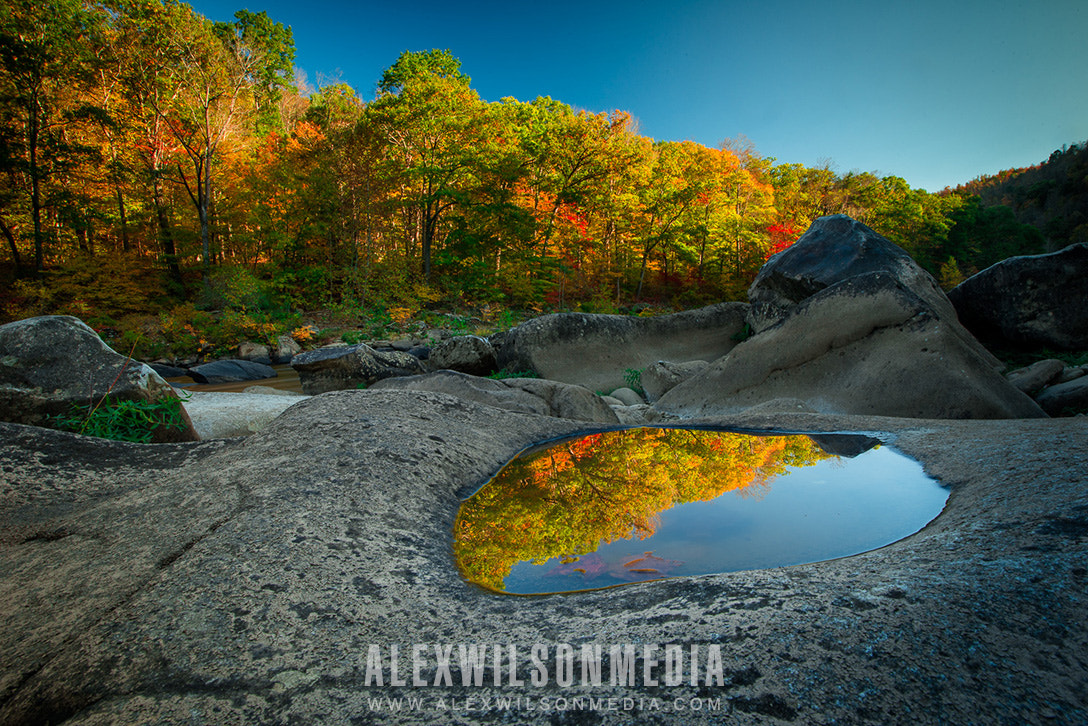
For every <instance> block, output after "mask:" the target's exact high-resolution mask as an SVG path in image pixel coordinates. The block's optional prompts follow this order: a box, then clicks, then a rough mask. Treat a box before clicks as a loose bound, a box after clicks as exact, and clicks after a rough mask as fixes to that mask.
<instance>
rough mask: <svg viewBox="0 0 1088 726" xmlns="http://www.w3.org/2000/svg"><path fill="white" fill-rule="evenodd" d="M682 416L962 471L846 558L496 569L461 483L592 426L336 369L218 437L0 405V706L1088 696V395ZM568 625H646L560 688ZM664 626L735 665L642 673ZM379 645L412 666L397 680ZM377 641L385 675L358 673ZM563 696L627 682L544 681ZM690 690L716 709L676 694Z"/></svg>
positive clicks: (186, 712) (996, 701)
mask: <svg viewBox="0 0 1088 726" xmlns="http://www.w3.org/2000/svg"><path fill="white" fill-rule="evenodd" d="M693 423H702V424H718V425H722V424H727V425H731V426H735V427H743V428H748V429H756V430H761V429H779V430H782V429H786V430H791V431H837V432H848V431H853V432H857V433H863V434H866V435H869V436H876V437H879V438H881V439H883V440H884V441H885V442H890V443H892V444H893V445H894V446H896V447H897V448H898V449H900V450H902V451H903V452H905V453H907V454H908V455H911V456H914V457H916V458H918V459H919V460H920V461H922V462H923V463H924V465H925V467H926V470H927V471H928V472H929V473H930V474H931V475H932V476H935V477H937V478H939V479H940V480H941V481H942V482H944V483H945V484H947V485H949V486H950V487H951V489H952V491H951V496H950V498H949V501H948V504H947V507H946V509H945V511H944V513H943V514H941V515H940V516H939V517H938V518H937V519H936V520H935V521H934V522H933V523H931V524H930V525H929V526H927V527H926V528H925V529H923V530H922V531H921V532H919V533H917V534H915V535H913V536H911V537H908V538H906V539H904V540H901V541H900V542H897V543H895V544H892V545H889V546H887V547H884V548H881V549H879V550H875V551H873V552H869V553H866V554H862V555H857V556H854V557H848V558H844V559H840V560H832V561H828V562H823V563H817V564H811V565H802V566H796V567H788V568H779V569H770V570H757V571H751V572H739V573H729V574H720V575H709V576H703V577H697V578H690V579H676V580H666V581H660V582H653V583H644V584H637V585H631V586H626V587H621V588H615V589H609V590H602V591H596V592H585V593H579V594H574V595H566V596H542V597H509V596H501V595H495V594H491V593H488V592H484V591H483V590H481V589H479V588H476V587H473V586H471V585H468V584H466V583H465V582H463V581H462V580H461V579H460V577H459V576H458V574H457V572H456V570H455V568H454V566H453V558H452V554H451V551H450V544H451V530H452V526H453V522H454V516H455V514H456V510H457V507H458V504H459V501H460V497H463V496H465V495H467V494H468V493H470V492H471V491H472V490H473V489H474V488H475V487H477V486H478V485H479V484H481V483H482V482H483V481H485V480H486V479H487V478H488V477H490V476H492V475H493V474H494V473H495V472H496V471H497V470H498V469H499V468H500V467H501V466H502V465H503V464H504V463H505V462H506V461H507V460H508V459H509V458H510V457H512V456H513V455H514V454H516V453H517V452H518V451H519V450H520V449H522V448H524V447H526V446H528V445H530V444H532V443H534V442H538V441H541V440H545V439H550V438H554V437H557V436H562V435H567V434H573V433H575V432H576V431H577V430H578V429H579V428H580V427H583V426H585V424H579V423H577V422H572V421H564V420H560V419H554V418H546V417H541V416H534V415H529V414H522V413H513V412H505V411H501V410H498V409H495V408H491V407H486V406H480V405H476V404H472V403H468V402H465V401H462V400H459V399H457V398H453V397H450V396H445V395H440V394H434V393H426V392H411V391H346V392H339V393H332V394H328V395H324V396H318V397H315V398H312V399H309V400H307V401H304V402H302V403H300V404H298V405H297V406H294V407H292V408H291V409H290V410H289V411H287V412H286V413H285V414H284V415H282V416H280V417H279V418H278V419H276V421H274V422H273V424H272V425H271V426H270V427H269V428H268V429H266V430H265V431H263V432H260V433H258V434H255V435H254V436H251V437H249V438H247V439H243V440H238V441H231V442H222V441H221V442H201V443H195V444H187V445H166V446H160V447H146V446H137V445H126V444H118V443H111V442H99V441H92V440H89V439H81V438H79V437H76V436H73V435H68V434H63V433H59V432H52V431H45V430H40V429H33V428H29V427H22V426H15V425H3V426H2V427H0V428H2V431H0V442H2V443H0V471H2V472H3V480H2V481H3V489H2V490H0V492H2V494H0V502H2V507H0V523H2V525H3V526H2V527H0V532H3V533H4V540H3V542H4V544H3V547H2V548H0V575H2V577H0V588H2V589H0V601H2V602H4V603H5V615H6V617H5V618H4V619H3V620H2V621H0V722H2V723H5V724H8V723H11V724H20V723H43V722H46V721H48V722H51V723H61V722H63V723H66V724H107V723H117V724H130V723H192V722H194V721H195V722H201V721H202V722H207V723H247V724H248V723H263V724H288V723H321V724H356V723H397V724H403V723H407V724H436V723H462V724H476V723H481V724H482V723H495V722H499V721H502V722H512V723H556V722H558V723H568V722H570V723H573V722H575V716H577V718H578V719H581V720H585V721H591V722H598V723H605V724H619V723H631V722H640V721H645V722H648V723H666V724H668V723H675V724H688V723H716V724H721V723H730V724H734V723H735V724H766V723H794V724H822V723H903V722H905V721H907V720H909V722H910V723H912V724H970V723H1018V724H1019V723H1025V724H1032V723H1043V722H1047V723H1064V724H1076V723H1084V722H1086V721H1088V708H1086V705H1085V701H1084V697H1083V694H1084V693H1085V689H1086V688H1088V663H1086V662H1085V659H1084V658H1083V657H1082V654H1083V653H1085V652H1088V622H1086V619H1085V613H1086V612H1088V480H1086V477H1088V475H1086V473H1085V472H1088V420H1085V419H1063V420H1051V419H1036V420H1026V421H927V420H917V419H910V420H904V419H892V418H877V417H849V416H827V415H813V414H776V415H773V416H769V415H758V414H742V415H738V416H732V417H728V418H719V419H712V420H703V421H699V422H693ZM772 486H773V483H772ZM415 643H420V644H447V645H450V646H452V648H453V651H452V653H453V658H454V665H453V669H452V673H451V676H452V678H451V681H452V684H451V685H440V686H432V685H427V686H418V687H415V686H412V685H411V682H412V678H413V674H412V668H411V652H412V645H413V644H415ZM564 643H565V644H570V645H571V646H572V647H573V648H574V650H575V652H578V651H579V649H580V647H581V646H582V645H590V646H592V645H601V646H602V647H603V648H604V651H605V653H606V654H607V653H608V648H609V646H610V645H611V644H628V643H630V644H637V647H638V648H639V649H640V651H639V656H640V659H639V661H638V663H636V667H635V673H636V677H635V678H634V682H633V684H628V683H626V681H621V683H620V684H617V685H609V684H608V669H609V665H610V661H608V660H606V662H605V663H604V684H602V685H600V686H586V687H584V688H583V687H577V688H564V687H560V686H557V685H556V683H555V679H554V667H553V665H552V664H553V663H554V661H553V660H552V659H553V658H554V653H555V650H556V646H557V645H559V644H564ZM669 643H677V644H681V645H682V646H683V647H684V648H685V649H688V648H689V647H690V646H691V645H698V646H699V647H700V648H704V649H708V648H710V647H711V646H717V647H719V648H720V651H721V655H722V661H723V663H722V665H723V676H724V677H723V683H722V684H721V685H718V684H711V685H704V684H699V685H697V686H691V685H689V684H688V681H687V680H686V679H685V680H684V682H683V684H682V685H678V686H661V685H658V686H651V685H647V684H646V683H645V682H644V680H643V676H642V669H643V666H644V665H645V660H644V659H643V658H642V657H641V656H642V652H641V648H642V646H643V645H644V644H649V645H654V644H656V645H658V646H659V648H658V650H657V651H656V652H655V653H652V654H651V655H650V659H651V660H652V659H653V658H661V656H662V652H661V647H663V646H664V645H665V644H669ZM458 644H498V645H502V646H503V647H504V648H508V647H510V646H514V647H516V648H517V652H518V663H519V665H520V670H519V672H518V675H519V677H521V678H522V679H523V680H524V681H525V683H524V685H512V684H511V683H510V681H509V678H508V675H507V673H506V671H505V670H502V671H500V672H499V674H498V675H499V680H500V685H497V686H496V685H492V684H493V680H492V677H493V675H494V674H493V671H492V669H491V665H490V661H487V663H486V666H485V672H484V679H483V683H484V684H485V685H482V686H465V685H462V681H461V673H460V670H459V667H458V665H457V647H458ZM534 644H542V645H544V646H547V647H548V648H549V657H548V659H547V660H546V662H548V664H549V672H550V674H551V676H552V677H551V678H549V682H548V683H547V684H546V685H543V686H533V685H532V684H531V682H530V677H531V673H532V669H531V664H530V662H529V660H528V656H529V653H530V650H531V648H532V647H533V645H534ZM394 645H396V646H398V647H399V649H400V656H401V659H402V663H401V669H400V671H399V676H400V677H401V678H405V679H406V681H407V684H406V685H403V686H394V685H391V684H390V680H391V673H390V671H389V661H388V655H389V653H390V652H391V648H392V646H394ZM371 646H374V647H376V648H377V649H378V651H379V652H380V653H381V654H383V656H384V674H383V676H384V677H383V682H384V685H382V686H378V685H377V684H376V682H375V680H374V678H373V674H372V677H371V679H370V683H369V684H368V683H367V677H366V673H367V654H368V652H369V651H370V649H371ZM420 655H421V656H422V660H421V667H420V669H419V674H418V675H419V677H420V678H421V679H422V680H423V681H424V682H426V683H428V684H432V683H434V682H435V679H436V678H439V679H441V677H442V676H441V671H440V670H439V668H438V666H437V659H436V658H435V656H434V653H433V650H430V649H429V646H428V647H427V648H425V649H424V650H423V651H421V652H420ZM406 664H407V665H406ZM654 672H656V673H658V674H660V673H661V670H660V666H659V667H658V670H656V671H654ZM439 682H444V681H441V680H440V681H439ZM579 682H580V676H579V674H578V673H577V672H576V673H575V683H576V684H577V683H579ZM576 695H580V696H593V697H595V698H598V699H611V698H614V699H618V700H617V701H616V703H622V699H624V698H629V699H632V701H633V704H635V705H633V706H632V708H631V709H629V710H623V709H622V707H617V708H615V709H614V710H609V709H608V708H607V701H606V702H605V707H604V708H599V709H598V710H597V711H593V712H580V713H579V712H562V713H561V712H557V711H555V710H554V709H551V710H548V709H544V703H545V702H543V701H542V699H544V698H547V699H550V703H551V704H552V705H553V706H554V704H555V703H556V701H555V699H557V698H559V697H563V698H568V699H569V698H572V697H574V696H576ZM383 696H385V697H407V696H412V697H418V698H422V699H424V702H423V705H422V707H420V708H418V709H415V710H407V709H406V710H404V711H401V712H399V713H395V712H391V711H390V710H389V709H388V708H382V707H381V706H377V705H375V702H374V701H371V700H368V699H375V698H380V697H383ZM496 696H500V697H506V698H511V699H517V698H519V697H521V698H522V699H523V700H522V702H521V706H520V709H521V710H512V711H509V712H508V711H506V710H504V709H502V708H497V707H496V706H495V704H494V701H491V702H489V703H488V704H486V705H485V704H484V702H483V701H482V700H481V699H483V698H489V699H494V698H495V697H496ZM469 698H474V699H476V700H475V701H473V703H472V705H471V706H470V705H468V704H467V699H469ZM653 698H658V699H660V701H659V702H658V704H657V705H658V707H659V708H661V709H662V710H661V711H657V712H651V711H650V710H649V708H650V707H651V706H650V704H651V699H653ZM690 698H715V699H720V702H719V703H720V704H721V706H722V708H723V709H724V710H722V711H717V712H709V713H708V712H706V711H703V712H683V713H678V712H670V711H671V708H672V704H674V703H675V699H683V702H687V699H690ZM439 699H442V700H441V702H440V700H439ZM639 699H641V701H640V700H639ZM640 703H641V705H638V704H640ZM442 704H444V705H445V708H442ZM451 704H452V708H451ZM530 706H531V707H532V708H534V709H535V710H532V711H530V710H527V709H528V708H529V707H530ZM515 708H517V707H515ZM666 709H668V710H666ZM578 722H581V721H578Z"/></svg>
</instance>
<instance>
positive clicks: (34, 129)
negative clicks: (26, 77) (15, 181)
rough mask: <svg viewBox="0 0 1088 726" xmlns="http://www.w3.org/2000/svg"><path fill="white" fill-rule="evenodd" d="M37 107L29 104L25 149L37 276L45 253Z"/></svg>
mask: <svg viewBox="0 0 1088 726" xmlns="http://www.w3.org/2000/svg"><path fill="white" fill-rule="evenodd" d="M38 121H39V119H38V107H37V101H35V102H34V103H32V104H31V107H30V116H29V118H28V119H27V133H26V135H27V149H28V150H29V152H30V216H31V218H32V219H33V220H34V269H35V271H36V272H37V273H38V274H41V273H42V272H44V271H45V253H44V246H45V245H44V241H43V235H44V232H42V196H41V185H40V183H39V174H40V170H39V169H38Z"/></svg>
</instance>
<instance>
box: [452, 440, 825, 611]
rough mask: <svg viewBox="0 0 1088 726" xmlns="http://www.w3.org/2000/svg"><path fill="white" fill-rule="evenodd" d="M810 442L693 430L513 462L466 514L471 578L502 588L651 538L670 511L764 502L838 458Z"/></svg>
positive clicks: (461, 521)
mask: <svg viewBox="0 0 1088 726" xmlns="http://www.w3.org/2000/svg"><path fill="white" fill-rule="evenodd" d="M828 457H829V455H828V454H825V453H824V452H823V451H822V450H821V449H820V448H819V447H818V446H817V445H816V444H815V443H814V442H813V441H812V439H810V438H808V437H807V436H764V437H759V436H749V435H746V434H735V433H727V432H720V431H698V430H690V429H632V430H627V431H613V432H608V433H601V434H593V435H590V436H585V437H583V438H580V439H576V440H572V441H567V442H564V443H561V444H557V445H556V446H553V447H551V448H548V449H545V450H542V451H538V452H535V453H533V454H530V455H528V456H526V457H524V458H518V459H515V460H514V461H512V462H510V463H509V464H508V465H507V466H506V467H505V468H504V469H503V470H502V471H501V472H499V475H498V476H496V477H495V479H493V480H492V481H491V482H490V483H489V484H488V485H487V486H485V487H484V488H483V489H481V490H480V491H479V492H477V493H476V494H475V495H473V496H472V497H471V498H470V499H468V500H467V501H466V502H465V503H464V504H463V505H462V507H461V511H460V513H459V514H458V518H457V524H456V529H455V533H454V535H455V537H454V552H455V554H456V556H457V560H458V563H459V564H460V567H461V569H462V571H463V573H464V575H465V577H466V578H468V579H469V580H471V581H472V582H476V583H479V584H481V585H485V586H487V587H491V588H494V589H498V590H501V589H503V581H504V580H505V578H506V576H507V575H509V574H510V570H511V568H512V567H513V566H514V565H515V564H517V563H518V562H523V561H531V562H534V563H536V564H541V563H544V562H546V561H547V560H549V559H551V558H553V557H558V558H561V559H562V560H563V561H566V562H569V561H571V560H572V559H573V558H575V557H579V556H581V555H585V554H588V553H590V552H593V551H595V550H596V549H597V548H598V546H600V544H601V543H602V542H605V543H608V542H613V541H616V540H619V539H630V538H633V537H637V538H639V539H645V538H646V537H649V536H650V535H652V534H653V533H654V531H655V530H656V529H657V527H658V525H659V524H660V521H661V520H660V514H661V512H663V511H665V510H666V509H669V508H670V507H672V506H674V505H676V504H684V503H687V502H695V501H708V500H711V499H714V498H716V497H718V496H720V495H721V494H723V493H725V492H728V491H733V492H736V493H738V494H740V495H742V496H757V497H762V496H763V494H765V493H766V491H767V490H768V488H769V487H770V484H771V482H772V481H773V480H774V478H775V477H777V476H780V475H783V474H786V473H788V470H789V467H791V466H808V465H811V464H814V463H816V462H817V461H819V460H821V459H826V458H828Z"/></svg>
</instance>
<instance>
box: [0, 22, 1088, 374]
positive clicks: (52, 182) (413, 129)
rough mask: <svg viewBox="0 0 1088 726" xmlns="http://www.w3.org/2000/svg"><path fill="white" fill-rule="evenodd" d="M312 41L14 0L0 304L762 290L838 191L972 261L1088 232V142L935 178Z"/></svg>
mask: <svg viewBox="0 0 1088 726" xmlns="http://www.w3.org/2000/svg"><path fill="white" fill-rule="evenodd" d="M294 52H295V47H294V39H293V36H292V34H291V30H290V28H288V27H285V26H284V25H283V24H281V23H279V22H277V21H276V20H275V19H273V18H270V17H268V16H267V15H266V14H265V13H263V12H262V13H253V12H250V11H247V10H241V11H239V12H238V13H237V14H236V15H235V21H234V22H233V23H222V22H212V21H210V20H208V19H206V18H204V17H202V16H200V15H198V14H196V13H195V12H194V11H193V10H192V9H191V8H190V7H189V6H188V5H186V4H184V3H181V2H176V0H103V1H102V2H90V1H85V0H46V1H45V2H31V1H30V0H10V2H8V3H5V5H4V7H3V8H0V57H2V58H3V66H2V70H0V233H2V236H3V245H2V248H0V249H2V252H0V278H2V285H0V289H2V290H3V292H2V293H0V322H5V321H8V320H13V319H18V318H22V317H27V316H30V315H37V314H44V313H65V314H72V315H76V316H78V317H81V318H83V319H84V320H86V321H87V322H89V323H90V324H91V325H92V326H94V327H95V328H96V329H98V330H100V331H102V332H103V333H104V335H106V336H107V337H108V338H111V339H116V341H115V342H117V341H119V343H117V344H118V347H124V348H126V349H127V348H128V346H129V345H132V346H135V347H136V350H138V351H139V352H140V353H142V354H144V355H145V356H150V355H154V354H163V353H164V352H168V351H167V350H166V349H165V348H163V346H162V345H161V344H159V345H157V346H156V345H152V344H151V342H150V341H160V343H161V341H163V340H169V341H173V342H174V343H176V344H177V346H185V345H199V344H202V343H210V344H214V345H227V344H228V343H229V342H230V341H232V340H235V341H236V340H239V339H243V338H250V339H267V338H269V337H270V336H274V335H275V334H278V333H281V332H284V331H290V330H292V329H298V328H299V326H301V325H303V324H304V323H308V322H310V321H311V319H313V318H314V316H313V314H312V313H313V311H318V310H324V311H334V313H336V315H339V316H340V317H341V318H344V317H353V318H356V319H369V320H375V321H391V322H395V321H399V320H403V319H407V318H410V317H412V316H419V315H422V314H425V313H426V312H428V311H433V310H463V309H466V308H470V309H481V308H484V307H485V306H486V309H488V310H491V311H495V310H524V311H534V312H541V311H546V310H586V311H595V312H618V311H630V310H632V309H633V306H640V308H643V307H646V306H657V307H661V308H667V309H674V308H683V307H692V306H697V305H701V304H705V303H708V302H713V301H719V300H732V299H742V298H743V297H744V293H745V290H746V288H747V286H748V284H749V283H750V282H751V280H752V279H753V277H754V275H755V273H756V272H757V271H758V269H759V268H760V266H761V265H762V264H763V262H764V261H765V260H766V259H767V258H768V257H769V256H770V255H772V254H774V253H775V252H777V251H780V250H782V249H785V248H786V247H788V246H789V245H790V244H792V242H793V241H795V240H796V239H797V237H798V236H799V235H800V234H801V233H803V231H804V230H805V229H806V228H807V227H808V225H809V224H810V223H811V222H812V221H813V220H814V219H815V218H817V217H819V216H822V215H826V214H835V213H845V214H849V215H850V216H852V217H854V218H856V219H858V220H860V221H862V222H864V223H866V224H868V225H869V226H871V227H873V228H874V229H875V230H877V231H878V232H880V233H881V234H883V235H884V236H886V237H887V238H889V239H890V240H892V241H893V242H895V243H896V244H898V245H900V246H901V247H903V248H904V249H905V250H907V251H908V252H909V253H910V254H911V255H912V256H914V258H915V259H917V260H918V261H919V262H920V263H921V264H922V265H923V266H925V267H926V268H927V269H929V270H930V271H931V272H933V273H934V274H935V275H937V276H938V277H939V278H940V279H941V281H942V283H944V284H946V285H951V284H954V283H955V282H957V281H958V280H960V279H962V277H963V276H964V275H968V274H971V273H972V272H974V271H977V270H978V269H981V268H983V267H985V266H987V265H989V264H992V263H993V262H996V261H998V260H1000V259H1002V258H1003V257H1006V256H1009V255H1012V254H1026V253H1034V252H1040V251H1044V250H1046V249H1052V248H1055V247H1056V246H1061V245H1063V244H1065V243H1067V242H1068V241H1074V240H1079V239H1083V238H1084V237H1085V234H1086V232H1085V230H1086V226H1085V220H1084V199H1085V186H1084V185H1085V182H1084V169H1085V164H1086V162H1085V159H1086V158H1088V153H1086V151H1085V146H1084V145H1082V146H1079V147H1078V146H1074V147H1071V148H1070V149H1067V150H1065V151H1063V152H1060V153H1059V152H1055V154H1056V156H1052V157H1051V159H1050V161H1048V162H1047V163H1046V164H1044V165H1041V166H1040V167H1035V168H1033V169H1031V170H1021V171H1019V172H1017V173H1015V174H1009V175H1006V176H1007V178H1005V179H1004V180H1002V181H999V182H998V181H990V180H976V181H975V182H972V183H971V184H968V185H965V186H962V187H959V188H956V189H949V190H945V191H943V192H941V193H938V194H930V193H928V192H926V191H924V190H920V189H912V188H911V187H910V186H909V185H908V184H907V182H906V181H905V180H903V179H901V178H899V177H894V176H885V177H878V176H876V175H874V174H871V173H865V172H849V173H845V174H840V173H836V172H834V171H833V170H832V169H830V168H828V167H818V168H810V167H805V166H803V165H801V164H794V163H783V162H779V161H778V160H776V159H774V158H769V157H764V156H761V155H760V154H758V153H757V152H756V151H755V150H754V149H753V148H751V146H750V145H749V144H747V143H745V142H744V141H743V139H741V140H731V141H726V142H724V143H723V144H722V145H721V146H719V147H718V148H709V147H706V146H702V145H700V144H696V143H693V142H688V141H685V142H673V141H659V140H654V139H651V138H648V137H645V136H642V135H640V134H639V133H638V132H637V124H636V123H635V121H634V120H633V119H632V117H631V115H630V114H628V113H626V112H623V111H619V110H614V111H609V112H591V111H586V110H580V109H575V108H572V107H571V106H569V105H567V104H565V103H563V102H562V101H560V100H556V99H551V98H536V99H533V100H529V101H523V100H518V99H514V98H503V99H500V100H498V101H487V100H484V99H482V98H480V96H479V94H478V93H477V92H476V91H475V90H474V89H473V87H472V81H471V78H470V76H469V75H467V74H466V70H468V69H462V68H461V63H460V61H459V60H458V59H457V58H456V57H454V56H453V55H452V54H451V53H450V52H448V51H443V50H432V51H427V52H405V53H404V54H402V55H401V56H400V57H399V58H396V59H391V61H392V63H391V65H390V66H389V67H388V68H387V69H386V71H385V72H384V74H383V75H382V76H381V78H379V79H376V81H377V83H376V89H375V92H374V94H373V97H369V98H364V97H361V96H360V95H359V94H358V93H357V91H356V90H355V89H353V88H351V87H350V86H347V85H345V84H333V85H326V86H323V87H321V88H311V87H308V86H307V85H305V84H304V83H299V82H298V81H296V78H295V75H294V69H293V59H294ZM1067 157H1068V158H1067ZM1077 174H1080V175H1081V176H1080V177H1079V178H1078V177H1077ZM1062 175H1064V176H1062ZM1078 214H1079V215H1080V216H1077V215H1078Z"/></svg>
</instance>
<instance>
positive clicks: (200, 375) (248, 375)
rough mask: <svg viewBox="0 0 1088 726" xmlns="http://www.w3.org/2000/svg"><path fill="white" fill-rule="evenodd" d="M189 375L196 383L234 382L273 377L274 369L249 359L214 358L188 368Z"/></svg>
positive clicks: (274, 375) (274, 374)
mask: <svg viewBox="0 0 1088 726" xmlns="http://www.w3.org/2000/svg"><path fill="white" fill-rule="evenodd" d="M189 375H190V376H191V377H192V379H193V380H194V381H196V382H197V383H235V382H238V381H259V380H261V379H263V378H275V377H276V371H275V369H273V368H272V367H271V366H268V365H265V364H263V363H257V362H256V361H251V360H215V361H212V362H211V363H204V364H203V365H198V366H194V367H192V368H190V369H189Z"/></svg>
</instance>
